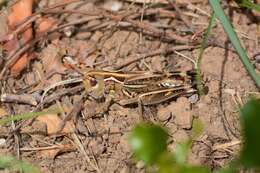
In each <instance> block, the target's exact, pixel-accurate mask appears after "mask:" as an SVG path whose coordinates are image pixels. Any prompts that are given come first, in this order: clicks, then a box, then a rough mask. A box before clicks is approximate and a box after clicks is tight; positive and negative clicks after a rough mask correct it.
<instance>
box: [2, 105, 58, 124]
mask: <svg viewBox="0 0 260 173" xmlns="http://www.w3.org/2000/svg"><path fill="white" fill-rule="evenodd" d="M59 112H61V111H60V110H59V109H58V108H56V109H51V110H47V111H42V112H27V113H23V114H18V115H14V116H9V117H7V118H3V119H1V120H0V125H4V124H6V123H10V122H12V121H18V120H27V119H30V118H34V117H37V116H40V115H45V114H48V113H59Z"/></svg>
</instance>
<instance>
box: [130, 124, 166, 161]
mask: <svg viewBox="0 0 260 173" xmlns="http://www.w3.org/2000/svg"><path fill="white" fill-rule="evenodd" d="M167 139H168V134H167V132H166V131H165V130H164V129H163V128H161V127H160V126H158V125H152V124H147V123H140V124H138V125H137V126H136V127H135V128H134V129H133V131H132V133H131V134H130V136H129V144H130V146H131V148H132V150H133V151H134V154H135V156H136V157H137V159H140V160H143V161H144V162H145V163H146V164H153V163H155V162H156V161H157V160H158V159H159V157H160V155H161V154H162V153H163V152H165V151H166V150H167Z"/></svg>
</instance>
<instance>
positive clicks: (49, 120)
mask: <svg viewBox="0 0 260 173" xmlns="http://www.w3.org/2000/svg"><path fill="white" fill-rule="evenodd" d="M36 119H37V120H38V121H40V122H44V123H45V124H46V125H47V133H48V135H53V134H56V133H57V132H58V130H59V124H60V123H61V121H62V120H61V119H60V118H59V117H58V115H57V114H46V115H42V116H39V117H37V118H36ZM73 131H74V127H73V124H72V123H71V122H70V121H68V122H66V124H65V126H64V128H63V130H62V131H61V134H68V133H71V132H73Z"/></svg>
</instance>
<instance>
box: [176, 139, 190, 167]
mask: <svg viewBox="0 0 260 173" xmlns="http://www.w3.org/2000/svg"><path fill="white" fill-rule="evenodd" d="M190 148H191V140H188V141H186V142H182V143H179V144H177V145H176V150H175V153H174V156H175V159H176V162H177V163H178V164H185V163H186V161H187V156H188V153H189V150H190Z"/></svg>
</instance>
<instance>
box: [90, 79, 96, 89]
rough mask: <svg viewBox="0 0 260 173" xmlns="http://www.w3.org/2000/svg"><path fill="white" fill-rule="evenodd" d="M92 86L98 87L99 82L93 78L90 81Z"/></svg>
mask: <svg viewBox="0 0 260 173" xmlns="http://www.w3.org/2000/svg"><path fill="white" fill-rule="evenodd" d="M89 83H90V85H91V86H92V87H93V86H96V85H97V80H96V79H94V78H91V79H90V81H89Z"/></svg>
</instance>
